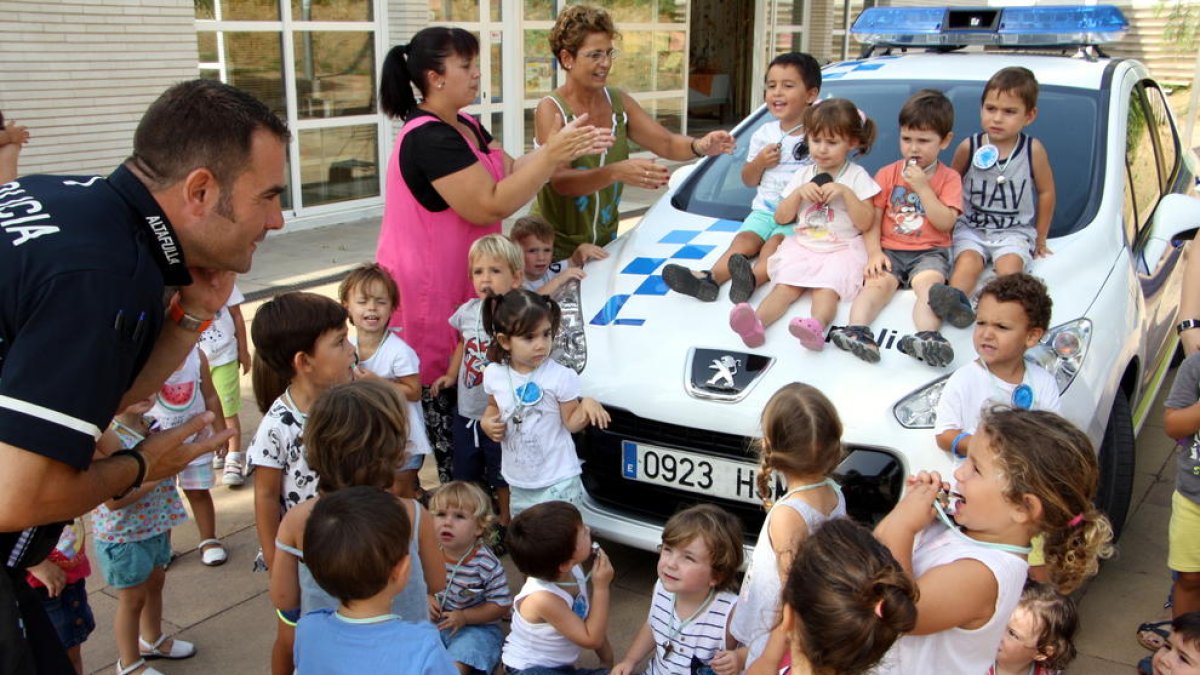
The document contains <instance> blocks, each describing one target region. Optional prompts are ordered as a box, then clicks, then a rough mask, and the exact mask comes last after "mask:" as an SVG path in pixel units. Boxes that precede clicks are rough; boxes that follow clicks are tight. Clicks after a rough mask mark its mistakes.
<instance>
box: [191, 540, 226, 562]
mask: <svg viewBox="0 0 1200 675" xmlns="http://www.w3.org/2000/svg"><path fill="white" fill-rule="evenodd" d="M205 546H208V547H209V548H205ZM196 548H198V549H200V562H202V563H204V564H205V565H207V566H208V567H216V566H218V565H224V564H225V561H226V560H229V554H228V553H226V552H225V546H224V545H223V544H221V540H220V539H205V540H204V541H202V542H200V544H199V545H197V546H196Z"/></svg>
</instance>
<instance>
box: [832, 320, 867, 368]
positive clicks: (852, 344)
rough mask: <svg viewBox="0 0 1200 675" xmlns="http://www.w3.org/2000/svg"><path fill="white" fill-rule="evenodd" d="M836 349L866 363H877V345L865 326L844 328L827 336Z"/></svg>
mask: <svg viewBox="0 0 1200 675" xmlns="http://www.w3.org/2000/svg"><path fill="white" fill-rule="evenodd" d="M829 339H830V341H831V342H833V344H834V345H835V346H837V348H838V349H842V350H845V351H848V352H850V353H851V354H853V355H855V356H857V357H858V358H860V359H862V360H863V361H866V362H867V363H879V344H878V343H876V342H875V334H874V333H872V332H871V329H870V328H868V327H867V326H846V327H845V328H838V329H836V330H834V331H833V332H832V333H830V334H829Z"/></svg>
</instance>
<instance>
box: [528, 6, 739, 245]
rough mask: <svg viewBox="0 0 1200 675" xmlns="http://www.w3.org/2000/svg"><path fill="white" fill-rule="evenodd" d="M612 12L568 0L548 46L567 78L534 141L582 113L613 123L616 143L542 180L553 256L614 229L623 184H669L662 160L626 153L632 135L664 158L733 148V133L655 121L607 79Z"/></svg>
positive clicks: (601, 239) (603, 239)
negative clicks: (672, 127)
mask: <svg viewBox="0 0 1200 675" xmlns="http://www.w3.org/2000/svg"><path fill="white" fill-rule="evenodd" d="M615 37H617V31H616V28H615V27H614V26H613V22H612V17H610V16H609V15H608V12H606V11H604V10H603V9H598V8H595V7H589V6H587V5H572V6H570V7H567V8H566V9H564V10H563V11H562V13H561V14H559V15H558V21H557V22H556V23H555V24H554V28H553V30H551V31H550V49H551V51H553V52H554V56H555V58H557V59H558V62H559V64H560V65H561V66H562V67H563V69H564V70H565V71H566V81H565V82H564V83H563V84H562V86H560V87H559V88H558V89H555V90H554V93H553V94H551V95H550V96H547V97H546V98H544V99H542V101H541V102H540V103H538V106H537V110H536V111H535V113H534V124H535V128H536V131H535V136H534V139H535V144H540V143H542V142H544V141H545V140H546V139H547V138H549V137H550V136H551V135H552V134H553V133H554V132H555V131H556V130H557V129H558V128H559V127H561V126H562V125H563V124H565V123H567V122H570V121H571V120H572V119H574V118H576V117H577V116H579V115H582V114H584V113H588V114H589V120H590V121H591V123H592V124H595V125H596V126H597V127H601V128H603V127H611V129H612V134H613V145H612V147H611V148H609V150H608V152H607V153H605V154H602V155H598V156H595V155H593V156H589V157H581V158H579V159H578V160H576V161H574V162H572V163H571V164H569V165H566V164H564V165H562V166H560V167H559V169H558V170H557V171H555V173H554V175H553V176H551V178H550V181H549V182H548V183H546V185H543V186H542V189H541V191H540V192H539V193H538V196H537V203H536V204H535V205H534V213H537V214H540V215H542V216H543V217H544V218H546V220H548V221H549V222H550V223H551V224H552V225H554V230H555V238H554V259H555V260H563V259H565V258H568V257H570V256H571V254H572V253H574V252H575V249H576V247H578V246H579V245H580V244H596V245H598V246H604V245H605V244H607V243H608V242H610V241H612V240H613V238H614V237H616V235H617V223H618V220H619V214H618V207H619V205H620V201H621V191H622V188H623V187H624V186H625V185H626V184H628V185H634V186H637V187H642V188H649V189H657V188H660V187H662V186H664V185H666V184H667V177H668V172H667V168H666V167H665V166H662V165H661V164H658V163H656V162H655V161H654V160H653V159H630V158H629V141H630V139H632V140H633V141H634V142H636V143H637V144H638V145H640V146H642V147H643V148H645V149H647V150H649V151H650V152H652V153H654V154H655V155H657V156H659V157H662V158H664V159H673V160H686V159H692V158H695V157H705V156H708V155H717V154H720V153H722V152H733V146H734V140H733V136H730V135H729V132H727V131H714V132H711V133H709V134H708V135H706V136H705V137H703V138H699V139H695V138H690V137H688V136H683V135H681V134H674V133H671V132H670V131H668V130H667V129H665V128H664V127H663V126H662V125H661V124H659V123H658V122H656V121H654V118H652V117H651V116H650V115H649V114H648V113H647V112H646V111H645V110H643V109H642V107H641V106H640V105H638V103H637V101H635V100H634V99H633V97H631V96H630V95H629V94H626V93H625V92H622V91H620V90H618V89H614V88H612V87H608V86H606V82H607V80H608V72H609V70H610V69H611V68H612V65H613V61H614V59H615V58H616V57H617V50H615V49H613V38H615Z"/></svg>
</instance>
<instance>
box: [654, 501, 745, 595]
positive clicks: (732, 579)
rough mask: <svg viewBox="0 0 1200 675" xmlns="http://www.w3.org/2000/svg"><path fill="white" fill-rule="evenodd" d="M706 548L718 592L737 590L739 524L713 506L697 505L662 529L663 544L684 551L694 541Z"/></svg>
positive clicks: (740, 559) (739, 551) (740, 531)
mask: <svg viewBox="0 0 1200 675" xmlns="http://www.w3.org/2000/svg"><path fill="white" fill-rule="evenodd" d="M697 538H699V539H701V540H703V541H704V545H705V546H707V547H708V552H709V556H710V560H709V562H710V565H711V567H712V571H713V578H714V579H716V581H717V586H716V588H717V590H718V591H732V590H734V589H735V588H737V571H738V569H739V568H741V566H742V557H743V556H744V555H745V551H744V549H743V547H742V521H740V520H738V518H737V517H736V516H734V515H733V514H732V513H730V512H728V511H726V510H725V509H722V508H721V507H719V506H715V505H713V504H697V505H696V506H693V507H691V508H688V509H684V510H683V511H680V512H679V513H676V514H675V515H673V516H671V519H670V520H668V521H667V524H666V525H665V526H664V527H663V532H662V542H663V544H665V545H667V546H670V547H672V548H683V547H685V546H687V545H688V544H689V543H691V542H692V540H694V539H697Z"/></svg>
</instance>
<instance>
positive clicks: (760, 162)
mask: <svg viewBox="0 0 1200 675" xmlns="http://www.w3.org/2000/svg"><path fill="white" fill-rule="evenodd" d="M779 157H780V153H779V144H778V143H768V144H767V145H765V146H763V149H762V150H759V151H758V154H757V155H755V156H754V159H752V160H750V161H749V162H746V163H745V164H743V165H742V183H743V184H744V185H745V186H746V187H758V184H759V183H761V182H762V177H763V174H764V173H766V172H767V169H770V168H771V167H773V166H776V165H778V164H779Z"/></svg>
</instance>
